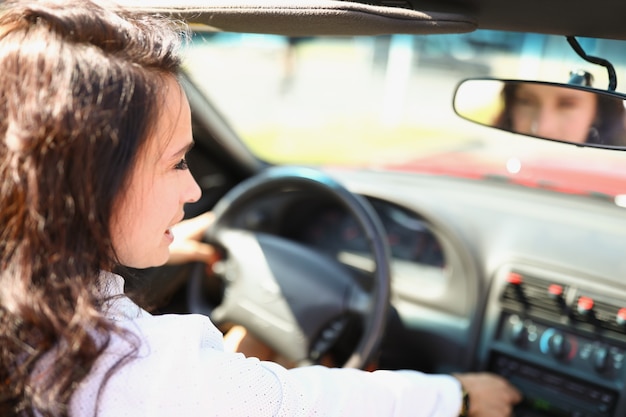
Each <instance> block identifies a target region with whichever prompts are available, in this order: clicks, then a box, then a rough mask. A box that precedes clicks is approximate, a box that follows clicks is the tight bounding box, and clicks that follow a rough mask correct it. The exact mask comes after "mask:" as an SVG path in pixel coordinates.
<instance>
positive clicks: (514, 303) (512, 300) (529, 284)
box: [500, 271, 568, 315]
mask: <svg viewBox="0 0 626 417" xmlns="http://www.w3.org/2000/svg"><path fill="white" fill-rule="evenodd" d="M567 289H568V288H567V286H565V285H561V284H558V283H555V282H550V281H546V280H544V279H541V278H537V277H533V276H529V275H528V274H526V273H521V272H517V271H511V272H509V274H508V276H507V282H506V284H505V286H504V289H503V291H502V295H501V297H500V302H501V303H502V305H503V306H506V307H511V308H513V309H515V310H526V311H528V312H530V313H533V312H535V313H539V312H544V313H550V314H554V315H562V314H563V313H564V312H565V311H566V310H567V307H566V304H565V299H564V294H565V293H566V292H567Z"/></svg>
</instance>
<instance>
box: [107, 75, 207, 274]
mask: <svg viewBox="0 0 626 417" xmlns="http://www.w3.org/2000/svg"><path fill="white" fill-rule="evenodd" d="M166 87H167V94H166V100H165V103H164V105H163V109H162V110H161V112H160V115H159V119H158V120H157V121H156V123H157V125H156V129H155V130H154V135H153V136H152V137H150V138H148V140H147V142H146V144H145V146H143V147H142V149H140V151H139V154H138V155H137V163H136V165H135V167H134V169H133V171H132V172H131V176H130V179H129V182H128V186H127V188H126V190H125V191H124V192H123V194H122V195H121V196H120V197H119V199H118V200H117V202H116V204H115V206H114V210H113V216H112V222H111V238H112V241H113V248H114V249H115V252H116V254H117V256H118V260H119V261H120V263H121V264H123V265H125V266H129V267H133V268H147V267H152V266H158V265H163V264H164V263H165V262H167V260H168V257H169V245H170V243H172V240H173V235H172V232H171V227H172V226H173V225H174V224H176V223H178V222H179V221H180V220H182V218H183V215H184V212H183V208H184V205H185V203H190V202H194V201H197V200H198V199H199V198H200V194H201V191H200V188H199V187H198V184H197V183H196V181H195V180H194V178H193V177H192V176H191V173H190V172H189V170H188V169H187V163H186V160H185V154H186V153H187V152H188V151H189V149H190V148H191V146H192V145H193V137H192V134H191V112H190V109H189V104H188V102H187V98H186V97H185V94H184V92H183V91H182V89H181V87H180V86H179V84H178V82H177V81H176V80H175V79H174V78H173V77H168V79H167V83H166Z"/></svg>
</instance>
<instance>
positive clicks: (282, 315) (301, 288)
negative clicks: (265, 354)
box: [188, 166, 390, 368]
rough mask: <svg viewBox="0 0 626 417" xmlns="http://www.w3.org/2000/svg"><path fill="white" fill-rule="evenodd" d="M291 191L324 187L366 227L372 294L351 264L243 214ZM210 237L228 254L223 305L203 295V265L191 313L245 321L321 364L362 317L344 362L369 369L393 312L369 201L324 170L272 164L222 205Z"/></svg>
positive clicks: (303, 361)
mask: <svg viewBox="0 0 626 417" xmlns="http://www.w3.org/2000/svg"><path fill="white" fill-rule="evenodd" d="M286 190H299V191H303V192H317V193H319V192H322V193H324V194H325V195H328V196H330V197H331V198H332V199H333V200H334V201H336V202H338V203H339V204H340V205H341V206H343V207H344V208H345V209H346V210H347V211H348V213H349V214H350V215H351V216H353V217H354V219H355V220H356V222H357V224H358V226H359V227H360V228H361V229H362V232H363V233H364V235H365V238H366V240H367V242H368V246H369V249H370V251H371V255H372V259H373V260H374V264H375V270H374V272H373V278H374V284H373V287H372V289H371V291H365V290H364V289H363V288H362V287H361V286H360V285H359V284H358V283H357V282H356V277H355V276H354V272H353V271H351V270H350V269H349V268H348V267H346V265H344V264H342V263H340V262H339V261H338V260H336V259H333V258H331V257H329V256H327V255H323V254H321V253H319V252H318V251H315V250H314V249H312V248H310V247H307V246H305V245H302V244H300V243H298V242H294V241H292V240H288V239H286V238H284V237H280V236H275V235H270V234H267V233H262V232H258V231H251V230H246V229H245V227H242V226H241V225H238V224H236V223H238V222H237V220H236V216H237V214H238V213H240V212H241V210H242V209H244V208H246V207H249V206H250V204H252V203H253V202H254V201H255V199H257V198H259V197H262V196H265V195H267V194H268V193H276V192H280V191H286ZM213 212H214V215H215V222H214V224H213V226H212V227H211V228H210V229H209V230H207V232H206V234H205V240H206V241H207V242H210V243H213V244H216V245H218V246H220V247H222V248H223V249H224V250H225V252H226V257H225V260H224V261H223V268H222V269H223V270H222V272H221V278H222V280H223V284H224V290H223V297H222V300H221V302H220V304H219V305H210V303H209V302H208V301H207V300H206V299H204V297H203V296H202V286H203V279H205V272H204V266H203V265H196V266H195V267H194V269H193V271H192V272H191V276H190V279H189V286H188V303H189V308H190V310H191V312H193V313H201V314H205V315H208V316H209V317H210V318H211V320H212V321H213V322H214V323H215V324H216V325H219V324H222V323H237V324H240V325H242V326H244V327H246V329H248V331H250V332H252V334H254V335H255V336H256V337H257V338H259V339H260V340H262V341H263V342H264V343H266V344H267V345H268V346H270V347H271V348H272V349H274V351H276V352H278V353H279V354H281V355H282V356H283V357H286V358H287V359H289V360H290V361H291V362H292V363H296V364H297V366H304V365H308V364H311V363H315V362H316V360H317V359H319V358H320V357H321V355H323V354H324V353H325V352H326V351H327V350H328V349H329V348H330V347H331V346H332V345H333V344H334V343H335V342H336V340H337V338H338V337H339V336H340V335H341V333H342V332H343V331H344V328H345V326H346V325H347V322H348V319H347V318H348V317H350V316H354V315H356V316H357V317H358V318H360V319H361V320H362V323H363V331H362V333H361V337H360V339H359V341H358V343H357V344H356V347H355V348H354V351H353V352H352V353H351V354H350V355H349V357H348V359H347V361H346V362H345V363H344V364H343V367H348V368H364V367H365V366H366V365H367V364H368V363H369V362H370V360H371V359H373V357H374V355H375V354H376V353H377V350H378V347H379V343H380V341H381V339H382V336H383V332H384V328H385V325H386V321H387V316H388V311H389V293H390V266H389V258H390V257H389V249H388V246H387V243H386V242H387V240H386V234H385V231H384V229H383V227H382V225H381V223H380V220H379V218H378V216H377V214H376V213H375V211H374V210H373V209H372V207H371V206H370V204H369V203H368V202H367V200H366V199H364V198H362V197H361V196H358V195H355V194H353V193H351V192H349V191H348V190H347V189H346V188H345V187H343V186H342V185H341V184H339V183H338V182H337V181H336V180H334V179H332V178H331V177H330V176H329V175H327V174H325V173H324V172H322V171H319V170H316V169H311V168H303V167H287V166H281V167H272V168H268V169H266V170H264V171H263V172H262V173H260V174H259V175H256V176H254V177H252V178H250V179H248V180H246V181H243V182H242V183H240V184H239V185H237V186H236V187H234V188H233V189H231V190H230V191H229V192H228V193H227V194H226V195H225V196H224V197H223V198H222V199H221V200H220V201H219V202H218V204H217V205H216V206H215V208H214V210H213Z"/></svg>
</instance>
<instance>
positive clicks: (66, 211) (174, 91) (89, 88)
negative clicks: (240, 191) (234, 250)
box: [0, 0, 519, 417]
mask: <svg viewBox="0 0 626 417" xmlns="http://www.w3.org/2000/svg"><path fill="white" fill-rule="evenodd" d="M0 7H1V12H0V68H2V71H1V72H0V109H1V112H2V117H0V192H1V195H2V199H1V202H0V358H1V360H2V368H1V370H0V373H1V374H0V377H1V380H2V385H1V388H0V414H1V415H3V416H7V415H41V416H73V417H78V416H93V415H98V416H103V417H104V416H116V417H118V416H126V415H132V416H171V415H177V416H178V415H182V416H207V415H215V416H225V415H229V416H245V415H254V416H264V415H285V416H286V415H311V414H316V415H318V416H324V415H342V416H348V415H355V416H357V415H358V416H365V415H394V416H405V415H406V416H409V415H411V416H442V417H443V416H450V417H453V416H457V415H459V413H461V412H463V413H464V410H462V407H461V406H462V390H461V387H462V386H463V387H464V389H465V390H466V391H467V392H469V396H470V398H471V403H470V409H469V415H472V416H487V417H490V416H494V417H496V416H506V415H508V414H509V413H510V411H511V407H512V405H513V404H514V403H516V402H517V401H519V393H518V392H517V391H516V390H515V389H514V388H513V387H511V386H510V385H509V384H508V383H506V382H505V381H504V380H503V379H501V378H498V377H496V376H492V375H488V374H464V375H458V376H457V377H456V378H455V377H452V376H447V375H430V376H429V375H424V374H421V373H418V372H413V371H398V372H385V371H377V372H371V373H370V372H364V371H357V370H348V369H329V368H324V367H321V366H315V367H308V368H297V369H293V370H287V369H285V368H282V367H280V366H279V365H277V364H274V363H271V362H261V361H259V360H258V359H256V358H246V357H244V356H243V355H241V354H237V353H229V352H225V351H224V349H223V339H222V334H221V333H220V332H219V331H218V329H217V328H215V327H214V326H213V324H212V323H211V322H210V321H209V320H208V318H206V317H203V316H197V315H186V316H178V315H162V316H151V315H150V314H148V313H147V312H145V311H143V310H141V309H140V308H139V307H138V306H137V305H135V304H134V303H133V302H132V301H131V300H130V299H128V298H126V297H125V296H124V294H123V284H124V283H123V279H122V278H121V277H120V276H118V275H116V274H114V273H113V272H112V271H114V270H117V269H118V268H120V267H133V268H145V267H150V266H158V265H162V264H163V263H165V262H166V261H167V260H168V257H169V256H170V254H169V245H170V244H171V243H172V242H173V233H172V228H173V226H174V225H175V224H177V223H178V222H179V221H180V220H181V219H182V217H183V207H184V205H185V204H186V203H188V202H192V201H195V200H197V199H198V198H199V197H200V189H199V187H198V186H197V184H196V183H195V181H194V179H193V177H192V176H191V174H190V173H189V171H188V169H187V163H186V160H185V153H186V152H187V151H188V150H189V149H190V147H191V146H192V145H193V140H192V133H191V116H190V109H189V105H188V103H187V100H186V98H185V95H184V92H183V91H182V89H181V87H180V85H179V83H178V82H177V78H176V76H177V73H178V71H179V66H180V61H179V56H178V54H177V50H178V47H179V42H180V36H179V35H178V34H177V31H178V30H177V28H176V26H175V25H174V24H173V23H172V22H168V21H164V20H160V19H157V18H154V17H148V16H142V15H134V14H131V13H129V12H126V11H124V10H122V9H117V8H115V7H112V6H110V5H109V6H108V7H104V6H102V5H100V4H98V3H92V2H89V1H86V0H67V1H59V0H56V1H53V0H49V1H45V0H39V1H37V0H34V1H7V2H4V3H3V4H2V6H0ZM466 405H467V404H466ZM465 414H467V413H465ZM465 414H463V415H465Z"/></svg>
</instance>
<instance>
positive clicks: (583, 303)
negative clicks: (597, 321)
mask: <svg viewBox="0 0 626 417" xmlns="http://www.w3.org/2000/svg"><path fill="white" fill-rule="evenodd" d="M578 309H579V310H582V311H591V310H593V299H592V298H589V297H580V298H578Z"/></svg>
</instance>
